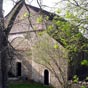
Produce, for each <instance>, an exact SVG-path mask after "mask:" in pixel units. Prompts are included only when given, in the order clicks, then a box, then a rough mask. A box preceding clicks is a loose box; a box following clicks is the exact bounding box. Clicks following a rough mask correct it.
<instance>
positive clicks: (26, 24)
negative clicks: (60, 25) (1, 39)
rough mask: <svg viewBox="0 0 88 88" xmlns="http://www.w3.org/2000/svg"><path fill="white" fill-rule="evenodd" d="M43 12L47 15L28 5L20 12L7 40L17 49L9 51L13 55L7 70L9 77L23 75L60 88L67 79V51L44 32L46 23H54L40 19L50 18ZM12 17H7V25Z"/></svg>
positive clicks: (25, 77) (24, 77)
mask: <svg viewBox="0 0 88 88" xmlns="http://www.w3.org/2000/svg"><path fill="white" fill-rule="evenodd" d="M17 5H18V4H16V5H15V7H16V6H17ZM15 7H14V8H13V10H14V9H15ZM43 12H44V15H42V13H41V11H40V9H39V8H36V7H33V6H29V5H25V4H24V5H23V7H22V9H21V10H20V11H19V13H18V15H17V17H16V19H15V21H14V24H13V26H12V29H11V31H10V33H9V37H8V40H9V42H10V43H11V45H12V47H13V48H14V49H15V50H14V51H13V50H12V52H11V51H10V53H12V54H11V55H12V56H11V57H10V60H9V69H8V71H9V75H10V76H15V77H18V76H20V77H22V78H23V79H31V80H34V81H36V82H41V83H44V84H46V85H49V84H51V85H53V86H55V87H61V84H62V83H63V81H65V82H66V80H67V60H66V57H65V55H63V54H66V52H65V49H64V47H63V46H62V45H60V44H59V43H58V42H56V41H55V40H54V39H53V38H51V37H50V36H49V35H48V34H47V33H45V32H44V33H43V32H42V31H44V30H45V29H46V23H47V24H51V22H50V21H46V20H42V19H41V17H43V16H45V17H46V16H49V12H47V11H43ZM11 14H12V11H11V12H10V13H9V14H8V15H7V16H6V25H7V23H8V21H9V17H10V16H11ZM40 19H41V20H42V21H41V20H40ZM50 19H51V18H50ZM39 20H40V21H41V22H39ZM44 43H45V44H44ZM43 44H44V45H43ZM55 45H57V46H58V50H57V49H56V48H55V47H54V46H55ZM49 46H50V47H49ZM41 47H42V48H41ZM56 52H57V53H56ZM58 54H59V55H58ZM63 56H64V57H63ZM46 60H47V61H46ZM54 61H55V62H54ZM41 62H42V63H41ZM47 62H49V63H47Z"/></svg>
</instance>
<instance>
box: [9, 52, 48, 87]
mask: <svg viewBox="0 0 88 88" xmlns="http://www.w3.org/2000/svg"><path fill="white" fill-rule="evenodd" d="M24 54H25V52H14V55H15V56H13V57H14V59H13V60H12V62H11V63H12V64H10V70H9V72H8V75H9V77H20V78H21V79H22V80H33V81H36V82H40V83H43V84H45V85H49V71H48V70H47V69H44V72H43V75H42V73H41V72H38V71H37V69H35V68H34V67H32V58H31V56H30V57H27V56H25V55H24ZM33 76H34V77H33Z"/></svg>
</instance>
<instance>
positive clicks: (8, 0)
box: [3, 0, 63, 15]
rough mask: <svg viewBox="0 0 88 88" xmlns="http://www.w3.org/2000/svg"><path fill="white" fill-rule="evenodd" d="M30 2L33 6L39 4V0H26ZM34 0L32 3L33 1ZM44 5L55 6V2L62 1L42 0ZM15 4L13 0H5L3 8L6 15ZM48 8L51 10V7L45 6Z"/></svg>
mask: <svg viewBox="0 0 88 88" xmlns="http://www.w3.org/2000/svg"><path fill="white" fill-rule="evenodd" d="M14 1H17V0H14ZM26 1H27V2H28V4H31V5H33V6H37V7H38V4H37V0H33V1H32V0H26ZM31 1H32V3H31ZM41 1H42V3H43V5H47V6H49V7H56V6H55V2H57V1H60V0H41ZM13 6H14V3H13V2H12V1H11V0H4V4H3V10H4V11H5V12H4V15H6V14H7V13H9V11H10V10H11V9H12V7H13ZM60 7H63V4H62V5H61V4H60ZM45 9H46V10H51V9H50V8H48V7H47V8H45ZM54 9H55V8H53V9H52V10H54Z"/></svg>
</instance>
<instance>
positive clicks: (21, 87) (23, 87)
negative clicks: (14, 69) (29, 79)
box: [9, 83, 52, 88]
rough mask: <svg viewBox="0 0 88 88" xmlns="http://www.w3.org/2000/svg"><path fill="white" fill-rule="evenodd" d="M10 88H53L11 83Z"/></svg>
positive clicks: (35, 84)
mask: <svg viewBox="0 0 88 88" xmlns="http://www.w3.org/2000/svg"><path fill="white" fill-rule="evenodd" d="M9 88H52V87H50V86H44V85H42V84H39V83H10V84H9Z"/></svg>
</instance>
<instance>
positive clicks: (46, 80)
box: [44, 69, 49, 85]
mask: <svg viewBox="0 0 88 88" xmlns="http://www.w3.org/2000/svg"><path fill="white" fill-rule="evenodd" d="M44 84H45V85H49V71H48V70H47V69H45V70H44Z"/></svg>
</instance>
